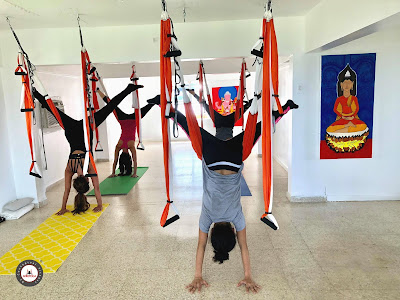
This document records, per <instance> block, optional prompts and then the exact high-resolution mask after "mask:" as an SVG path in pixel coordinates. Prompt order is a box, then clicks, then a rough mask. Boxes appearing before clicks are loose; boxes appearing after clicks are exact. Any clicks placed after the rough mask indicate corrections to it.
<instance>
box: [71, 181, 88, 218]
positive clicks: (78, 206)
mask: <svg viewBox="0 0 400 300" xmlns="http://www.w3.org/2000/svg"><path fill="white" fill-rule="evenodd" d="M73 186H74V188H75V190H76V191H77V192H78V194H77V195H76V196H75V202H74V210H73V211H72V213H73V214H74V215H75V214H80V213H81V212H85V211H87V210H88V209H89V207H90V204H89V202H88V201H87V198H86V195H85V193H86V192H87V191H89V182H88V181H87V180H86V178H85V177H84V176H78V177H77V178H75V179H74V183H73Z"/></svg>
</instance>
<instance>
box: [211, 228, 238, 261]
mask: <svg viewBox="0 0 400 300" xmlns="http://www.w3.org/2000/svg"><path fill="white" fill-rule="evenodd" d="M211 244H212V246H213V248H214V257H213V261H214V262H219V263H220V264H222V263H223V262H224V261H225V260H228V259H229V252H230V251H231V250H232V249H233V248H235V245H236V235H235V232H234V230H233V227H232V225H231V223H225V222H224V223H215V224H214V227H213V229H212V230H211Z"/></svg>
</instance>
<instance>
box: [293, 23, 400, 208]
mask: <svg viewBox="0 0 400 300" xmlns="http://www.w3.org/2000/svg"><path fill="white" fill-rule="evenodd" d="M399 32H400V28H396V29H395V30H386V31H383V32H378V33H375V34H373V35H370V36H367V37H364V38H362V39H359V40H355V41H353V42H351V43H348V44H346V45H343V46H340V47H338V48H335V49H332V50H330V51H325V52H321V53H316V54H308V55H297V56H295V57H294V96H293V97H294V100H298V102H299V104H300V109H299V110H298V111H296V112H293V159H292V174H291V176H290V186H289V192H290V193H291V196H292V197H300V198H301V197H312V196H320V197H327V199H328V200H331V201H340V200H353V201H354V200H386V199H387V200H391V199H396V200H399V199H400V190H399V188H398V179H399V173H398V170H399V167H400V162H399V160H398V149H399V146H400V141H399V138H398V131H397V130H396V128H397V127H398V111H399V110H400V101H399V98H398V95H399V94H400V85H399V82H400V74H399V72H398V70H399V68H400V60H399V59H398V57H399V49H400V35H399ZM368 52H376V53H377V60H376V81H375V104H374V136H373V149H372V152H373V153H372V155H373V157H372V159H341V160H320V159H319V142H320V103H321V99H320V96H321V92H320V90H321V55H327V54H353V53H368Z"/></svg>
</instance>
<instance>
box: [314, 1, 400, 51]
mask: <svg viewBox="0 0 400 300" xmlns="http://www.w3.org/2000/svg"><path fill="white" fill-rule="evenodd" d="M399 12H400V1H398V0H381V1H379V2H377V1H370V0H351V1H348V0H324V1H321V2H320V3H318V4H317V5H316V6H315V7H314V8H313V9H312V10H311V11H310V12H309V13H308V14H307V16H306V50H307V51H312V50H314V49H317V48H320V47H322V46H324V45H326V44H328V43H332V42H333V41H336V40H338V39H341V38H343V37H345V36H347V35H350V34H352V33H354V32H356V31H358V30H361V29H363V28H365V27H367V26H370V25H373V24H375V23H377V22H380V21H382V20H383V19H385V18H388V17H390V16H392V15H394V14H398V13H399Z"/></svg>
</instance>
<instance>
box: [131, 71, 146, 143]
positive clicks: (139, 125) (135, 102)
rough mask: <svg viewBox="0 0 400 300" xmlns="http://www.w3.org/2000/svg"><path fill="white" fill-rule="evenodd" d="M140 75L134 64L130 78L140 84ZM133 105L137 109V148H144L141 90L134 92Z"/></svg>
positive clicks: (134, 82)
mask: <svg viewBox="0 0 400 300" xmlns="http://www.w3.org/2000/svg"><path fill="white" fill-rule="evenodd" d="M138 79H139V77H138V76H137V74H136V70H135V65H132V75H131V77H130V80H131V81H132V83H133V84H135V85H137V84H138ZM132 107H133V108H134V109H135V121H136V132H137V136H138V144H137V149H139V150H144V145H143V142H142V115H141V111H140V102H139V91H138V90H136V91H134V92H133V93H132Z"/></svg>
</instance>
